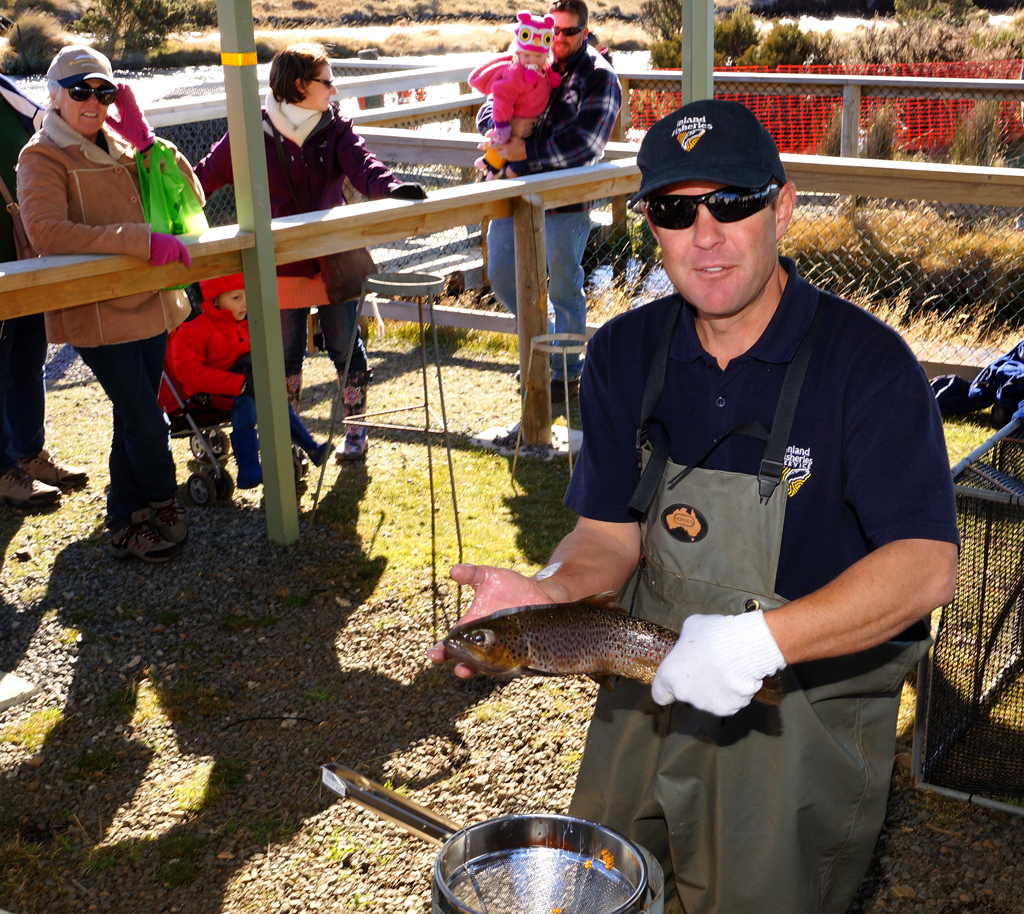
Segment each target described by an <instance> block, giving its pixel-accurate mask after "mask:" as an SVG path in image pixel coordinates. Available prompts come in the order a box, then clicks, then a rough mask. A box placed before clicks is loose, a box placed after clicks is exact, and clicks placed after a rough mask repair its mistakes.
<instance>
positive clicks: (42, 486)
mask: <svg viewBox="0 0 1024 914" xmlns="http://www.w3.org/2000/svg"><path fill="white" fill-rule="evenodd" d="M59 500H60V489H58V488H57V487H56V486H50V485H47V484H46V483H45V482H40V481H39V480H38V479H35V478H33V477H32V476H30V475H29V474H28V473H27V472H25V470H23V469H22V468H21V467H19V466H13V467H11V468H10V469H9V470H8V471H7V472H6V473H4V474H2V475H0V505H14V507H16V508H41V507H43V506H45V505H52V504H54V503H55V502H57V501H59Z"/></svg>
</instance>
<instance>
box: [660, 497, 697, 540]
mask: <svg viewBox="0 0 1024 914" xmlns="http://www.w3.org/2000/svg"><path fill="white" fill-rule="evenodd" d="M661 525H662V526H663V527H664V528H665V529H666V530H667V531H668V535H669V536H671V537H672V539H674V540H679V542H681V543H696V542H699V541H700V540H702V539H704V537H705V536H707V535H708V521H707V518H706V517H704V515H703V514H701V513H700V511H698V510H697V509H696V508H694V507H692V506H691V505H669V506H668V507H667V508H666V509H665V510H664V511H662V513H661Z"/></svg>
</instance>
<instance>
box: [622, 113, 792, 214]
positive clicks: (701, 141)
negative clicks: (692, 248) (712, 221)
mask: <svg viewBox="0 0 1024 914" xmlns="http://www.w3.org/2000/svg"><path fill="white" fill-rule="evenodd" d="M636 164H637V165H638V166H639V167H640V190H639V191H638V192H637V193H636V195H635V196H634V197H633V199H632V200H631V201H630V205H631V206H635V205H636V204H637V203H639V202H640V201H641V200H643V199H644V198H645V197H647V196H648V195H649V194H652V193H653V192H654V191H656V190H660V189H661V188H662V187H667V186H668V185H669V184H675V183H676V182H677V181H710V182H713V183H716V184H727V185H730V186H732V187H748V188H752V189H753V188H759V187H764V186H765V185H766V184H767V183H768V182H769V181H771V180H772V178H774V179H775V180H776V181H778V182H779V183H780V184H785V183H786V169H785V168H783V167H782V159H780V158H779V148H778V147H777V146H776V145H775V140H773V139H772V137H771V134H770V133H769V132H768V131H767V130H766V129H765V126H764V124H762V123H761V122H760V121H759V120H758V119H757V117H756V116H755V115H754V112H753V111H751V110H750V109H749V108H747V107H746V106H744V105H741V104H740V103H739V102H728V101H722V100H720V99H710V98H707V99H701V100H700V101H696V102H690V104H688V105H683V107H682V108H677V109H676V110H675V111H673V112H672V113H671V114H670V115H668V116H667V117H663V118H662V119H661V120H660V121H658V122H657V123H656V124H655V125H654V126H653V127H651V129H650V130H648V131H647V134H646V135H645V136H644V139H643V142H642V143H641V144H640V152H639V153H637V157H636Z"/></svg>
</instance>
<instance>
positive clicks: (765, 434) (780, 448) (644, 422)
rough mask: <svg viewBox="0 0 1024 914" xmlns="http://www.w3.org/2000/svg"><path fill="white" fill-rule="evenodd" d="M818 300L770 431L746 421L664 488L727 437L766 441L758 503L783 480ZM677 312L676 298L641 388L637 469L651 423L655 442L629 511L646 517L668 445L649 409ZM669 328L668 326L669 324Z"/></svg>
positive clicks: (656, 396)
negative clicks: (654, 431) (643, 386)
mask: <svg viewBox="0 0 1024 914" xmlns="http://www.w3.org/2000/svg"><path fill="white" fill-rule="evenodd" d="M815 292H816V295H817V298H816V301H815V306H814V317H813V318H812V320H811V325H810V327H808V328H807V332H806V333H804V336H803V339H802V340H800V345H799V346H798V347H797V350H796V353H795V354H794V355H793V359H792V361H791V362H790V363H789V366H788V367H787V368H786V376H785V377H784V378H783V380H782V390H781V391H780V392H779V402H778V404H777V405H776V407H775V416H774V418H773V419H772V427H771V431H769V430H768V429H766V428H765V427H764V425H763V424H762V423H760V422H745V423H743V424H742V425H738V426H736V428H734V429H732V431H730V432H727V433H726V434H725V435H723V436H722V437H721V438H719V439H718V440H717V441H715V442H714V443H713V444H712V445H711V447H709V448H708V449H707V450H706V451H705V452H704V453H703V454H702V455H701V457H700V458H699V459H698V460H697V461H695V462H694V463H693V464H692V465H691V466H689V467H687V468H686V469H684V470H683V471H682V472H680V473H678V474H677V475H676V476H674V477H673V478H672V479H671V480H670V481H669V483H668V486H669V488H672V487H674V486H675V485H676V484H677V483H678V482H680V481H681V480H683V479H685V478H686V476H687V475H688V474H689V473H690V471H691V470H693V469H694V467H698V466H700V465H701V464H703V462H704V461H705V460H706V459H707V458H708V457H709V456H711V454H712V453H713V452H714V450H715V448H717V447H718V445H720V444H721V443H722V442H723V441H725V439H726V438H729V437H731V436H732V435H749V436H751V437H753V438H758V439H760V440H761V441H767V443H766V444H765V449H764V456H763V457H762V459H761V467H760V470H759V471H758V474H757V482H758V492H759V495H760V498H761V502H762V503H766V502H767V501H768V499H770V498H771V497H772V494H773V493H774V492H775V489H776V488H777V487H778V484H779V482H780V481H781V480H782V473H783V471H784V469H785V463H784V460H785V457H786V447H787V446H788V445H789V433H790V432H791V431H792V429H793V419H794V418H795V416H796V407H797V404H798V403H799V401H800V391H801V390H802V389H803V386H804V376H805V375H806V374H807V366H808V364H809V363H810V361H811V353H812V352H813V351H814V343H815V341H816V340H817V338H818V331H819V330H820V329H821V321H822V318H823V317H824V314H825V309H824V307H823V306H822V305H823V302H824V301H825V298H826V297H827V296H822V294H821V293H820V292H818V291H817V290H815ZM681 308H682V301H681V299H680V298H679V297H678V296H677V297H676V301H675V309H674V310H673V311H671V312H670V313H669V316H668V318H667V319H666V321H665V331H663V334H662V338H661V341H660V342H659V344H658V351H657V353H656V354H655V357H654V362H653V363H652V364H651V371H650V373H649V374H648V376H647V386H646V387H645V388H644V398H643V402H642V404H641V407H640V428H639V429H638V430H637V433H636V441H637V447H636V454H637V462H638V463H639V464H640V465H641V466H642V463H641V460H640V454H641V447H642V446H643V444H644V443H646V441H647V429H648V427H649V426H650V425H651V423H652V422H656V423H657V424H658V438H657V440H656V441H655V443H654V450H653V453H652V454H651V457H650V459H649V460H648V461H647V466H646V467H643V473H642V475H641V476H640V483H639V484H638V485H637V487H636V489H634V490H633V496H632V497H631V498H630V500H629V507H630V508H631V509H633V510H634V511H638V512H639V513H640V514H641V515H643V514H646V513H647V508H648V507H649V506H650V504H651V499H652V498H654V493H655V492H656V491H657V489H658V484H659V483H660V481H661V478H662V476H663V475H664V472H665V466H666V465H667V463H668V455H669V451H670V449H671V442H670V441H669V440H668V432H667V430H666V428H665V426H664V425H663V424H662V423H661V422H660V421H659V420H658V419H657V418H656V417H655V416H654V415H653V413H654V410H655V409H656V408H657V406H658V402H659V401H660V400H661V392H662V388H663V387H664V386H665V372H666V369H667V366H668V344H669V342H670V341H671V339H672V331H673V330H674V329H675V323H676V320H677V319H678V317H679V313H680V311H681ZM670 325H671V326H670Z"/></svg>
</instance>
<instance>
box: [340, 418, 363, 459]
mask: <svg viewBox="0 0 1024 914" xmlns="http://www.w3.org/2000/svg"><path fill="white" fill-rule="evenodd" d="M366 432H367V429H366V426H364V425H353V426H350V427H349V430H348V431H347V432H345V439H344V440H343V441H342V442H341V444H340V445H338V449H337V450H336V451H335V452H334V460H335V462H336V463H345V462H346V461H348V460H363V459H365V457H366V446H367V444H368V441H369V439H368V438H367V434H366Z"/></svg>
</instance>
